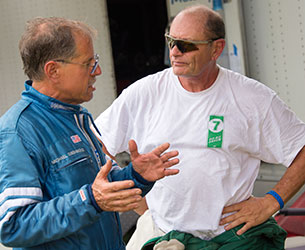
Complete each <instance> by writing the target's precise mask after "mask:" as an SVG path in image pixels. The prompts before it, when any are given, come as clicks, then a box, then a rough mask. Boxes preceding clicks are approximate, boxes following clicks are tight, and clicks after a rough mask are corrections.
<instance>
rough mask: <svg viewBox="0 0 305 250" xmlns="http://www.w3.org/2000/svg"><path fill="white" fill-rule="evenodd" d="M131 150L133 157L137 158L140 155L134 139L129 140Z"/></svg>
mask: <svg viewBox="0 0 305 250" xmlns="http://www.w3.org/2000/svg"><path fill="white" fill-rule="evenodd" d="M128 147H129V152H130V157H131V159H134V158H137V157H138V156H139V152H138V146H137V144H136V142H135V141H134V140H130V141H129V142H128Z"/></svg>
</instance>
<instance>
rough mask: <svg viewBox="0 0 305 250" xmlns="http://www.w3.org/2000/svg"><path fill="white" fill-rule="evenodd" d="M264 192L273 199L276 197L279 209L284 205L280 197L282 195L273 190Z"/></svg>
mask: <svg viewBox="0 0 305 250" xmlns="http://www.w3.org/2000/svg"><path fill="white" fill-rule="evenodd" d="M266 194H269V195H271V196H272V197H273V198H274V199H276V201H277V202H278V204H279V205H280V209H282V208H283V207H284V201H283V199H282V197H281V196H280V195H279V194H278V193H277V192H275V191H274V190H270V191H269V192H267V193H266Z"/></svg>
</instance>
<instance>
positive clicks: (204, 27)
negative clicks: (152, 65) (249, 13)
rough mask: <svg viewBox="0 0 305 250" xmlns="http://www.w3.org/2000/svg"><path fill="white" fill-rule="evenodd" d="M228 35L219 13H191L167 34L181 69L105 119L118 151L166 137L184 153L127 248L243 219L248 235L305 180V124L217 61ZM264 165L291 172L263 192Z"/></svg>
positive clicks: (146, 85) (147, 146) (112, 150)
mask: <svg viewBox="0 0 305 250" xmlns="http://www.w3.org/2000/svg"><path fill="white" fill-rule="evenodd" d="M224 36H225V29H224V23H223V21H222V19H221V17H220V16H219V15H218V14H217V13H216V12H214V11H212V10H210V9H209V8H207V7H204V6H195V7H190V8H187V9H185V10H183V11H182V12H180V13H179V14H178V15H177V16H176V18H175V19H174V20H173V22H172V25H171V28H170V32H169V34H166V35H165V37H166V40H167V43H168V45H169V50H170V59H171V64H172V67H171V68H169V69H165V70H163V71H162V72H158V73H156V74H154V75H150V76H147V77H145V78H143V79H141V80H139V81H137V82H135V83H134V84H132V85H131V86H129V87H128V88H127V89H125V90H124V91H123V93H122V94H121V95H120V96H119V97H118V98H117V99H116V100H115V101H114V102H113V104H112V105H111V106H110V107H109V108H108V109H107V110H106V111H105V112H103V113H102V114H101V115H100V116H99V117H98V118H97V119H96V125H97V127H98V129H99V130H100V132H101V136H99V138H100V140H101V141H102V142H103V143H104V145H105V148H106V149H107V150H108V153H109V154H110V155H116V154H117V153H119V152H122V151H127V150H128V141H129V140H130V139H131V138H133V139H135V140H136V141H137V142H138V148H139V152H143V153H145V152H148V151H150V150H152V149H153V148H154V147H155V146H156V145H158V144H160V142H163V141H169V142H170V143H171V149H172V150H178V151H179V152H180V156H179V158H180V164H179V165H178V168H179V170H180V173H179V174H178V175H175V176H170V177H166V178H164V179H162V180H159V181H158V182H157V183H156V184H155V185H154V187H153V189H152V190H151V191H150V192H149V193H148V194H147V196H146V202H147V206H148V208H149V212H146V213H145V214H144V218H143V219H142V218H140V220H139V222H140V221H141V220H143V224H144V226H142V227H141V223H140V224H139V223H138V228H137V230H136V232H135V237H133V238H132V239H131V242H130V244H129V246H127V249H132V250H138V249H140V248H141V246H142V245H143V244H144V243H145V242H146V241H147V240H149V239H150V238H152V237H154V236H159V235H162V234H165V233H169V232H171V231H172V230H176V231H179V232H185V233H189V234H191V235H193V236H195V237H198V238H200V239H202V240H210V239H212V238H214V237H216V236H218V235H221V234H222V233H224V232H225V231H226V230H230V229H232V228H234V227H236V226H239V225H242V226H241V227H240V228H239V229H238V230H237V235H241V234H243V233H245V232H246V231H248V230H249V229H250V228H252V227H254V226H257V225H260V224H262V223H264V222H265V221H266V220H268V219H269V217H270V216H272V215H273V214H274V213H275V212H276V211H277V210H279V209H280V207H281V206H283V203H284V202H287V201H288V200H289V199H290V198H291V197H292V196H293V195H294V194H295V193H296V192H297V191H298V190H299V189H300V187H301V186H302V185H303V183H304V181H305V149H303V147H304V145H305V124H304V123H303V122H302V121H300V120H299V119H298V118H297V117H296V116H295V114H294V113H293V112H292V111H291V110H289V108H288V107H287V106H286V105H285V104H284V103H283V102H282V101H281V100H280V99H279V97H278V96H277V95H276V93H275V92H274V91H272V90H271V89H269V88H268V87H266V86H265V85H263V84H261V83H259V82H258V81H256V80H253V79H250V78H247V77H245V76H242V75H240V74H238V73H234V72H232V71H230V70H227V69H224V68H222V67H220V66H218V65H217V64H216V59H217V58H218V57H219V56H220V54H221V53H222V51H223V48H224V46H225V40H224ZM261 161H265V162H269V163H274V164H283V165H285V166H286V167H287V171H286V173H285V175H284V176H283V178H282V179H281V181H279V183H277V185H276V186H275V187H274V188H273V190H272V191H271V192H269V193H268V194H266V195H265V196H264V197H260V198H257V197H253V196H251V194H252V191H253V185H254V182H255V179H256V177H257V174H258V171H259V166H260V163H261ZM145 206H146V204H144V209H143V210H145V208H147V207H145ZM151 219H152V220H151ZM147 221H150V222H151V224H147ZM148 225H151V226H148ZM139 227H140V228H139Z"/></svg>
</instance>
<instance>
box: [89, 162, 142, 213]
mask: <svg viewBox="0 0 305 250" xmlns="http://www.w3.org/2000/svg"><path fill="white" fill-rule="evenodd" d="M111 167H112V164H111V161H107V163H106V164H105V165H104V166H103V167H102V168H101V170H100V172H99V173H98V174H97V176H96V178H95V180H94V182H93V184H92V193H93V196H94V198H95V200H96V203H97V204H98V205H99V207H100V208H101V209H102V210H104V211H117V212H125V211H129V210H132V209H136V208H138V206H139V202H140V201H141V200H142V197H141V195H140V194H141V193H142V191H141V189H139V188H132V189H130V188H131V187H133V186H134V182H133V181H131V180H125V181H115V182H109V181H108V179H107V175H108V173H109V172H110V170H111Z"/></svg>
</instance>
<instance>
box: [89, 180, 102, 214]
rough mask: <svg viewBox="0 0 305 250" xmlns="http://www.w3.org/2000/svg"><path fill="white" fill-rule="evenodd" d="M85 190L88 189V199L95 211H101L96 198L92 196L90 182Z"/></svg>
mask: <svg viewBox="0 0 305 250" xmlns="http://www.w3.org/2000/svg"><path fill="white" fill-rule="evenodd" d="M87 191H88V194H89V199H90V201H91V204H92V206H93V207H94V208H95V209H96V211H97V212H98V213H101V212H103V210H102V209H101V208H100V206H99V205H98V204H97V202H96V200H95V198H94V195H93V191H92V184H90V185H88V186H87Z"/></svg>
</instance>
